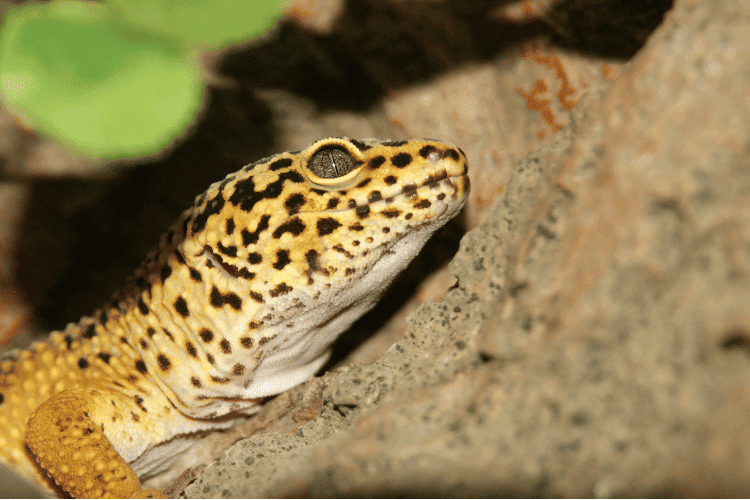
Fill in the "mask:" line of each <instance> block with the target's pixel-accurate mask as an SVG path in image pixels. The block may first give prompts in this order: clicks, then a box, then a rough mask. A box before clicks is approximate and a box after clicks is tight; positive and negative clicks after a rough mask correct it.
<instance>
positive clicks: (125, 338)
mask: <svg viewBox="0 0 750 500" xmlns="http://www.w3.org/2000/svg"><path fill="white" fill-rule="evenodd" d="M120 343H122V344H125V345H127V346H129V345H130V342H128V338H127V337H125V336H124V335H123V336H122V337H120Z"/></svg>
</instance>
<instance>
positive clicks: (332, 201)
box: [326, 198, 339, 210]
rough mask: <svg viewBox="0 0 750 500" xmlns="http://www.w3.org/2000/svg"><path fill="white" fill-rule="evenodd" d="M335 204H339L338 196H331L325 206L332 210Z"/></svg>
mask: <svg viewBox="0 0 750 500" xmlns="http://www.w3.org/2000/svg"><path fill="white" fill-rule="evenodd" d="M337 206H339V199H338V198H331V199H330V200H328V205H327V206H326V208H327V209H328V210H333V209H334V208H336V207H337Z"/></svg>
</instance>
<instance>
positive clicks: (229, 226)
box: [226, 217, 235, 234]
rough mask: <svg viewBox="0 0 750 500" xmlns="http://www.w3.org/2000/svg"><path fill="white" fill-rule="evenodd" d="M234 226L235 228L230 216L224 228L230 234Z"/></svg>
mask: <svg viewBox="0 0 750 500" xmlns="http://www.w3.org/2000/svg"><path fill="white" fill-rule="evenodd" d="M234 228H235V225H234V219H232V218H231V217H230V218H228V219H227V229H226V231H227V234H232V233H233V232H234Z"/></svg>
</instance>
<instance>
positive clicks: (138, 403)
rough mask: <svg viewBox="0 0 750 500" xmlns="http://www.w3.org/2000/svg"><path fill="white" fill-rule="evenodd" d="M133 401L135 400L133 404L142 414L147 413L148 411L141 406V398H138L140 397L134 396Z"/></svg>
mask: <svg viewBox="0 0 750 500" xmlns="http://www.w3.org/2000/svg"><path fill="white" fill-rule="evenodd" d="M133 399H134V400H135V404H136V405H138V408H140V409H141V411H142V412H143V413H148V410H147V409H146V407H145V406H144V405H143V398H142V397H140V396H138V395H137V394H136V396H135V398H133Z"/></svg>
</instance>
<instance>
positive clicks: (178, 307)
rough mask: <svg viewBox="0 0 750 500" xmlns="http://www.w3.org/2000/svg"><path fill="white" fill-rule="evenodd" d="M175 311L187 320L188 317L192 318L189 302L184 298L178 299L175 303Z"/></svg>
mask: <svg viewBox="0 0 750 500" xmlns="http://www.w3.org/2000/svg"><path fill="white" fill-rule="evenodd" d="M174 310H175V311H177V314H179V315H180V316H182V317H183V318H187V317H188V316H190V311H189V310H188V305H187V302H186V301H185V299H184V298H182V296H180V297H177V300H175V301H174Z"/></svg>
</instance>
